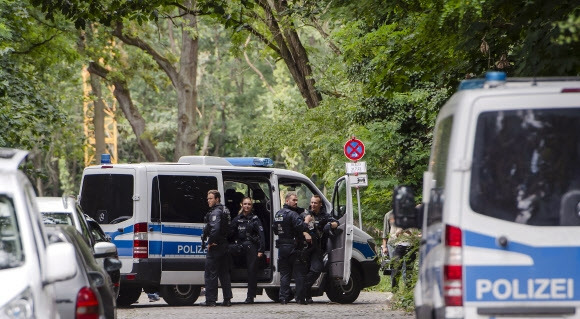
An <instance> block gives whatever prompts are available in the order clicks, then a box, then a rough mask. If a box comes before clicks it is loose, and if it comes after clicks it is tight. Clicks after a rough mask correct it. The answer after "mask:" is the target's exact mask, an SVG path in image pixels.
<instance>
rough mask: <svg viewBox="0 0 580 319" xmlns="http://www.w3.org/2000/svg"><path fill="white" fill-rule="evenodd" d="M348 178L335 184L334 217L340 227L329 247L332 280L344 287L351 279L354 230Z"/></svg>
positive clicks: (340, 179)
mask: <svg viewBox="0 0 580 319" xmlns="http://www.w3.org/2000/svg"><path fill="white" fill-rule="evenodd" d="M347 177H348V176H343V177H341V178H339V179H338V180H337V181H336V182H335V184H334V191H333V194H332V215H333V217H334V218H337V219H338V221H339V223H340V225H339V226H338V230H337V234H336V236H334V237H333V238H330V239H329V243H328V245H327V247H328V249H327V250H328V263H329V275H330V278H331V279H333V280H338V281H340V283H341V284H342V285H346V284H347V283H348V280H349V278H350V259H351V258H352V244H353V243H352V242H353V229H354V226H353V208H352V188H351V185H350V183H349V179H348V178H347Z"/></svg>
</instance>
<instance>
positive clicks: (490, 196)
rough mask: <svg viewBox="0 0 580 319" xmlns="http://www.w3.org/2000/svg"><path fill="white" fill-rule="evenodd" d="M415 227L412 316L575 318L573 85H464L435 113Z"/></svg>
mask: <svg viewBox="0 0 580 319" xmlns="http://www.w3.org/2000/svg"><path fill="white" fill-rule="evenodd" d="M433 135H434V141H433V145H432V150H431V158H430V161H429V165H428V171H427V172H425V173H424V176H423V192H422V198H423V204H424V205H423V209H418V210H416V209H415V202H414V194H413V191H412V190H411V189H409V188H408V187H405V186H399V187H397V188H396V189H395V193H394V195H393V196H394V197H393V208H394V213H395V222H396V223H397V224H398V225H399V226H402V227H421V226H422V234H423V237H422V240H421V246H420V270H419V278H418V281H417V285H416V287H415V305H416V315H417V317H418V318H495V317H504V318H505V317H510V318H523V317H540V318H541V317H549V318H580V241H579V240H578V238H579V236H578V235H579V234H580V78H506V75H505V73H501V72H490V73H488V74H487V75H486V78H485V79H475V80H466V81H463V82H462V83H461V85H460V87H459V91H458V92H457V93H456V94H454V95H453V96H452V97H451V99H450V100H449V101H448V102H447V103H446V104H445V105H444V106H443V108H442V109H441V111H440V113H439V115H438V118H437V122H436V126H435V131H434V134H433Z"/></svg>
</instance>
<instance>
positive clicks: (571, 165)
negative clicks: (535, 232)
mask: <svg viewBox="0 0 580 319" xmlns="http://www.w3.org/2000/svg"><path fill="white" fill-rule="evenodd" d="M579 162H580V112H578V109H577V108H574V109H557V108H550V109H529V110H511V111H491V112H484V113H481V114H480V115H479V116H478V119H477V126H476V135H475V143H474V151H473V164H472V175H471V185H470V197H469V199H470V205H471V208H472V209H473V210H474V211H475V212H477V213H479V214H483V215H486V216H489V217H493V218H498V219H502V220H506V221H511V222H515V223H521V224H528V225H537V226H573V225H577V220H578V218H577V209H578V208H577V203H578V201H579V199H580V166H579V165H578V163H579Z"/></svg>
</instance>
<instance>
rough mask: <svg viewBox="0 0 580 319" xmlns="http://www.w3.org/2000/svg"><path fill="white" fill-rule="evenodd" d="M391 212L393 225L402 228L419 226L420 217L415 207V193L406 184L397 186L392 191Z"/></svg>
mask: <svg viewBox="0 0 580 319" xmlns="http://www.w3.org/2000/svg"><path fill="white" fill-rule="evenodd" d="M393 214H394V215H395V225H397V227H401V228H403V229H406V228H421V224H422V218H420V216H419V215H420V214H419V210H417V209H415V194H414V193H413V190H412V189H411V188H410V187H408V186H397V187H395V190H394V191H393Z"/></svg>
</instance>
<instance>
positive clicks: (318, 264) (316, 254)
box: [304, 246, 324, 298]
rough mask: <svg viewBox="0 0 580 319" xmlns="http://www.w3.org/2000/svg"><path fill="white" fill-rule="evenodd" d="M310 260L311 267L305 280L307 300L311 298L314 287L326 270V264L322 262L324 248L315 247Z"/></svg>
mask: <svg viewBox="0 0 580 319" xmlns="http://www.w3.org/2000/svg"><path fill="white" fill-rule="evenodd" d="M308 259H309V261H310V267H309V268H308V273H307V274H306V277H305V278H304V292H305V295H306V298H311V297H312V285H314V283H315V282H316V280H317V279H318V277H319V276H320V273H321V272H322V270H323V269H324V263H323V261H322V248H320V247H318V246H315V247H314V249H313V250H312V253H311V254H310V257H309V258H308Z"/></svg>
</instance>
